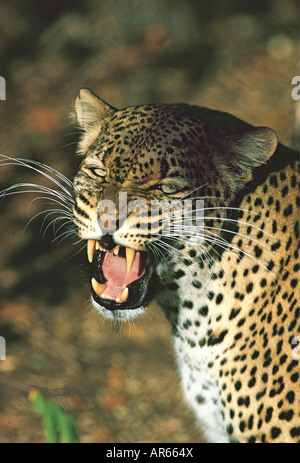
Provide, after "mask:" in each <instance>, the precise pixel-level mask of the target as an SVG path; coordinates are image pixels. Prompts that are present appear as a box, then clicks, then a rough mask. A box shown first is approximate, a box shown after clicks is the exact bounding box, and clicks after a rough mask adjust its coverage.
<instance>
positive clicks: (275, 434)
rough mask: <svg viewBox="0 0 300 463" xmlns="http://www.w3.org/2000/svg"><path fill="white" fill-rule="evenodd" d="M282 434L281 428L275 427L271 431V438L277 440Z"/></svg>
mask: <svg viewBox="0 0 300 463" xmlns="http://www.w3.org/2000/svg"><path fill="white" fill-rule="evenodd" d="M279 434H281V430H280V429H279V428H276V427H275V426H274V427H273V428H272V429H271V436H272V438H273V439H276V437H278V436H279Z"/></svg>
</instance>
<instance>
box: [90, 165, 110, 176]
mask: <svg viewBox="0 0 300 463" xmlns="http://www.w3.org/2000/svg"><path fill="white" fill-rule="evenodd" d="M89 170H90V171H91V173H92V174H94V175H96V177H102V178H103V177H105V176H106V174H107V172H106V170H105V169H102V168H101V167H90V168H89Z"/></svg>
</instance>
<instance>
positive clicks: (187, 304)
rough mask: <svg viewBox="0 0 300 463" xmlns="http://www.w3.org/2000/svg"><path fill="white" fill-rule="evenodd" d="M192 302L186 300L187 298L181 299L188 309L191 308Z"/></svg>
mask: <svg viewBox="0 0 300 463" xmlns="http://www.w3.org/2000/svg"><path fill="white" fill-rule="evenodd" d="M193 305H194V304H193V302H192V301H190V300H188V299H185V300H184V301H183V307H187V308H188V309H192V308H193Z"/></svg>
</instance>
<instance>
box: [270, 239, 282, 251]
mask: <svg viewBox="0 0 300 463" xmlns="http://www.w3.org/2000/svg"><path fill="white" fill-rule="evenodd" d="M280 246H281V243H280V241H276V243H274V244H272V245H271V251H277V249H279V248H280Z"/></svg>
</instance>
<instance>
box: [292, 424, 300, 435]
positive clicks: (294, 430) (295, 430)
mask: <svg viewBox="0 0 300 463" xmlns="http://www.w3.org/2000/svg"><path fill="white" fill-rule="evenodd" d="M290 435H291V436H292V437H299V436H300V426H299V427H298V428H296V427H295V428H292V429H291V430H290Z"/></svg>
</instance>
